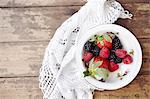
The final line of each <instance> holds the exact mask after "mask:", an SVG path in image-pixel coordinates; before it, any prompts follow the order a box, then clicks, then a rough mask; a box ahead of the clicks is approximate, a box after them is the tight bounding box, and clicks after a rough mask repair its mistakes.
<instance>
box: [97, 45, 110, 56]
mask: <svg viewBox="0 0 150 99" xmlns="http://www.w3.org/2000/svg"><path fill="white" fill-rule="evenodd" d="M109 55H110V51H109V49H108V48H107V47H103V48H102V49H101V50H100V53H99V56H100V57H102V58H108V57H109Z"/></svg>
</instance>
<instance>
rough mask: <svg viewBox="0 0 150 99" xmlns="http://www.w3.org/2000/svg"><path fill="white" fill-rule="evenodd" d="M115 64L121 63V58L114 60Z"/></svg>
mask: <svg viewBox="0 0 150 99" xmlns="http://www.w3.org/2000/svg"><path fill="white" fill-rule="evenodd" d="M114 62H115V63H116V64H117V63H121V62H122V59H121V58H119V57H116V59H115V61H114Z"/></svg>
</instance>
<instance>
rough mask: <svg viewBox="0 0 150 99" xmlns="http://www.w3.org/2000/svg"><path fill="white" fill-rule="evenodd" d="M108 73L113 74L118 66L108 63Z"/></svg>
mask: <svg viewBox="0 0 150 99" xmlns="http://www.w3.org/2000/svg"><path fill="white" fill-rule="evenodd" d="M108 69H109V71H110V72H114V71H116V70H117V69H119V65H118V64H115V63H114V62H110V65H109V68H108Z"/></svg>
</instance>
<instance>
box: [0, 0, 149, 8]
mask: <svg viewBox="0 0 150 99" xmlns="http://www.w3.org/2000/svg"><path fill="white" fill-rule="evenodd" d="M117 1H119V2H120V3H149V0H117ZM85 3H86V2H85V0H34V1H31V0H0V7H33V6H68V5H83V4H85Z"/></svg>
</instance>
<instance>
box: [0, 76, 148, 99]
mask: <svg viewBox="0 0 150 99" xmlns="http://www.w3.org/2000/svg"><path fill="white" fill-rule="evenodd" d="M149 79H150V76H149V75H146V76H145V75H139V76H137V77H136V79H135V80H134V81H133V82H132V83H131V84H130V85H128V86H126V87H125V88H122V89H119V90H115V91H104V92H95V96H94V99H110V98H111V99H135V98H136V99H149V90H150V87H149V86H150V81H149ZM0 93H1V94H0V99H14V97H15V99H42V93H41V91H40V89H39V88H38V78H36V77H22V78H0Z"/></svg>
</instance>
